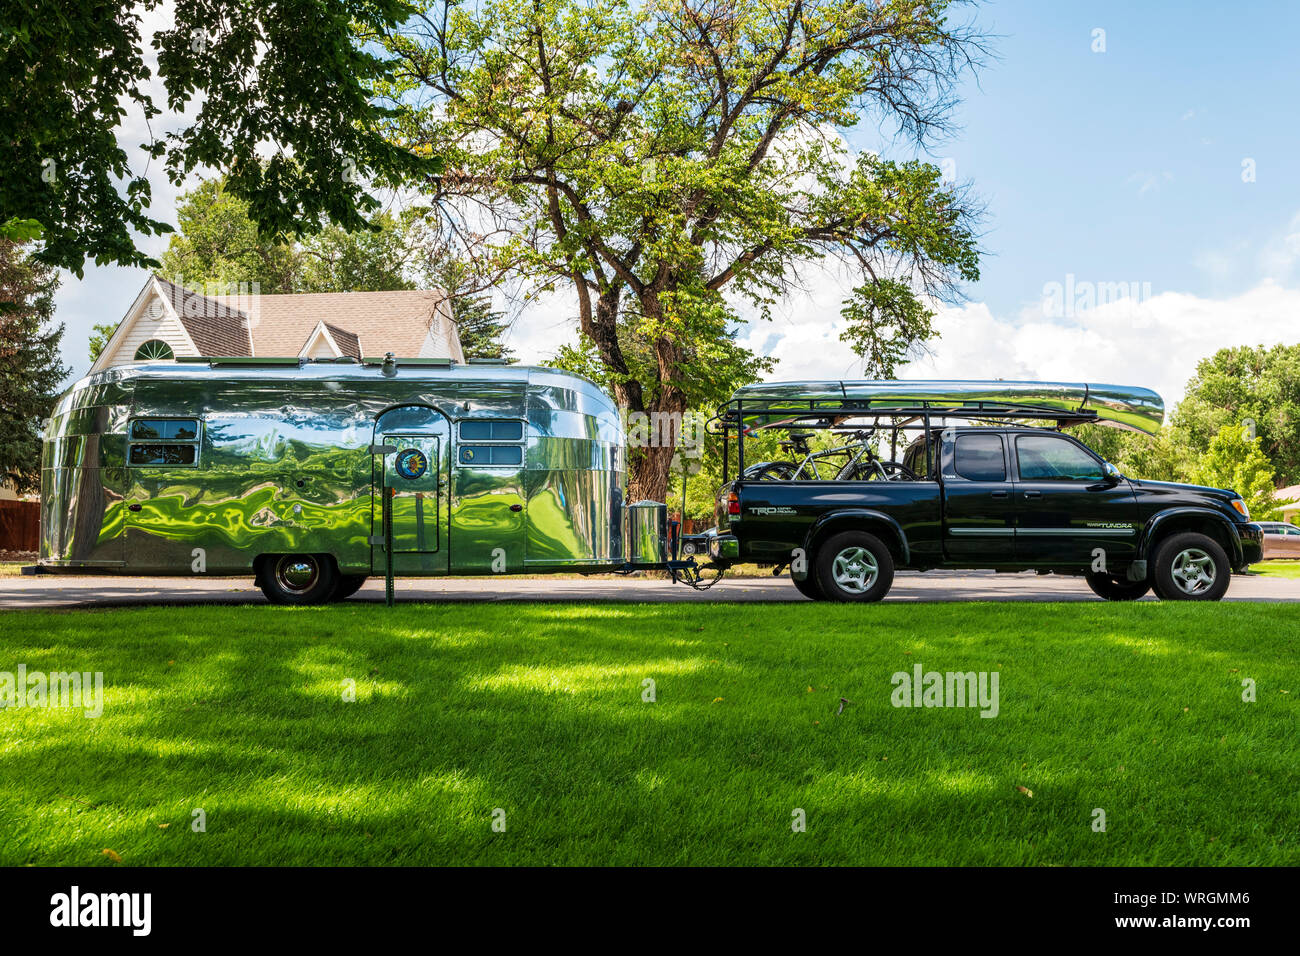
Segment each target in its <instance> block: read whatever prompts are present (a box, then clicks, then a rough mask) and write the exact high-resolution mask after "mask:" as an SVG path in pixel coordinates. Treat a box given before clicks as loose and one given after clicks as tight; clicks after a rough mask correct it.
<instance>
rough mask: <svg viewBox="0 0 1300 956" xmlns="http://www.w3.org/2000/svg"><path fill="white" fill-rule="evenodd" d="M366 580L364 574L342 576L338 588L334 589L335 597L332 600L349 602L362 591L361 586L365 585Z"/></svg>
mask: <svg viewBox="0 0 1300 956" xmlns="http://www.w3.org/2000/svg"><path fill="white" fill-rule="evenodd" d="M366 580H367V578H366V575H364V574H340V575H339V583H338V586H337V587H335V588H334V596H333V597H331V598H330V600H331V601H344V600H347V599H348V598H350V597H352V595H354V594H356V593H357V592H358V591H360V590H361V585H363V584H365V583H366Z"/></svg>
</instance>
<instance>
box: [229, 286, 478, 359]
mask: <svg viewBox="0 0 1300 956" xmlns="http://www.w3.org/2000/svg"><path fill="white" fill-rule="evenodd" d="M208 298H210V299H212V300H213V301H214V302H217V303H218V304H220V305H222V306H233V305H236V304H240V305H246V306H249V308H248V311H249V315H248V330H249V333H250V337H251V339H252V352H251V353H248V354H252V355H259V356H288V355H297V354H298V353H299V352H300V351H301V350H302V348H303V346H304V345H305V344H306V342H307V338H308V336H310V335H311V333H312V331H313V330H314V329H315V328H316V325H317V323H318V322H324V323H325V325H326V326H327V327H328V328H329V329H330V334H331V335H333V336H334V340H335V342H336V343H337V344H338V346H339V348H340V350H343V352H344V354H348V352H347V349H346V347H345V346H344V344H343V342H342V341H341V340H340V339H339V335H338V333H336V332H335V330H336V329H337V330H338V332H339V333H347V335H346V336H345V337H350V338H351V339H352V340H353V344H354V347H359V344H360V342H361V341H364V342H365V344H366V347H367V348H369V349H372V350H373V351H374V354H377V355H382V354H383V353H385V352H392V353H393V354H395V355H399V356H403V357H407V358H415V357H418V356H421V355H425V354H426V353H427V349H426V348H425V343H426V341H427V340H428V339H429V337H430V334H431V333H432V335H433V337H434V339H435V340H439V339H440V340H442V342H441V343H440V344H442V345H443V349H444V350H445V352H446V353H447V354H448V357H450V358H453V359H456V360H458V361H463V360H464V353H462V352H461V349H460V338H459V336H457V335H456V331H455V328H454V326H453V325H452V323H450V322H448V321H447V320H446V319H445V318H444V312H445V311H446V307H445V302H446V296H445V295H444V294H443V292H442V291H441V290H439V289H432V290H428V289H424V290H421V289H403V290H399V291H396V292H313V293H298V294H290V295H261V296H257V297H255V298H253V299H251V300H250V299H249V298H247V297H244V298H241V297H239V296H209V297H208ZM250 303H251V304H250ZM235 354H246V353H235ZM358 357H359V356H358Z"/></svg>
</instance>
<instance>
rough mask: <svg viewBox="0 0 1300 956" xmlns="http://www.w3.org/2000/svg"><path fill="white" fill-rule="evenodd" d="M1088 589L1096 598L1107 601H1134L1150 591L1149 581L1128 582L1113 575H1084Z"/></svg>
mask: <svg viewBox="0 0 1300 956" xmlns="http://www.w3.org/2000/svg"><path fill="white" fill-rule="evenodd" d="M1084 577H1085V579H1086V580H1087V582H1088V587H1090V588H1092V593H1093V594H1095V595H1097V597H1103V598H1105V599H1106V600H1107V601H1136V600H1137V599H1138V598H1140V597H1141V596H1142V595H1144V594H1146V593H1147V592H1148V591H1150V590H1151V582H1150V581H1130V580H1128V579H1127V578H1122V577H1117V576H1115V575H1113V574H1101V573H1097V574H1086V575H1084Z"/></svg>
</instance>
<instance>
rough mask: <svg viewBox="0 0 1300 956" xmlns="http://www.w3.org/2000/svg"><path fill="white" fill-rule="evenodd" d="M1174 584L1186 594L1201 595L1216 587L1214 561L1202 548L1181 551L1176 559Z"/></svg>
mask: <svg viewBox="0 0 1300 956" xmlns="http://www.w3.org/2000/svg"><path fill="white" fill-rule="evenodd" d="M1172 573H1173V578H1174V584H1176V585H1178V590H1180V591H1182V592H1183V593H1184V594H1201V593H1202V592H1204V591H1208V590H1209V589H1210V588H1212V587H1214V575H1215V573H1216V571H1215V568H1214V559H1213V558H1211V557H1210V556H1209V555H1208V554H1206V553H1205V552H1204V551H1202V550H1201V549H1200V548H1188V549H1187V550H1186V551H1180V552H1179V553H1178V556H1177V557H1176V558H1174V566H1173V572H1172Z"/></svg>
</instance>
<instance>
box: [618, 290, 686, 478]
mask: <svg viewBox="0 0 1300 956" xmlns="http://www.w3.org/2000/svg"><path fill="white" fill-rule="evenodd" d="M659 292H660V290H659V289H658V288H648V289H646V290H645V291H644V292H642V293H641V295H640V297H639V298H640V303H641V313H642V315H644V316H645V317H646V318H647V319H652V320H657V319H659V318H660V317H661V316H662V315H663V309H662V307H661V306H660V304H659ZM653 347H654V355H655V363H656V366H657V369H656V371H657V373H658V381H657V382H656V383H655V385H656V386H657V387H656V390H655V392H654V399H653V400H652V401H651V402H650V403H648V405H647V407H646V408H645V409H644V411H645V412H646V414H647V415H649V416H650V420H651V422H652V423H655V424H654V426H653V427H651V428H650V436H651V442H650V445H649V447H647V448H640V449H636V448H633V449H629V450H628V469H629V472H630V474H629V480H628V494H629V496H630V498H631V500H632V501H641V500H647V499H648V500H650V501H667V500H668V482H669V479H670V472H671V470H672V463H673V456H674V455H675V454H676V453H677V446H678V445H679V444H680V442H681V431H680V429H681V424H682V415H683V414H684V413H685V412H686V393H685V392H683V391H682V390H681V389H680V388H678V387H677V385H675V384H674V382H676V380H677V364H678V362H679V360H680V350H679V349H678V347H677V345H676V344H675V343H674V342H673V341H672V340H670V339H668V338H666V337H664V336H660V337H659V338H657V339H655V341H654V343H653ZM668 421H670V422H672V425H671V426H665V425H663V424H662V423H663V422H668ZM662 439H668V440H667V441H661V440H662Z"/></svg>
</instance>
